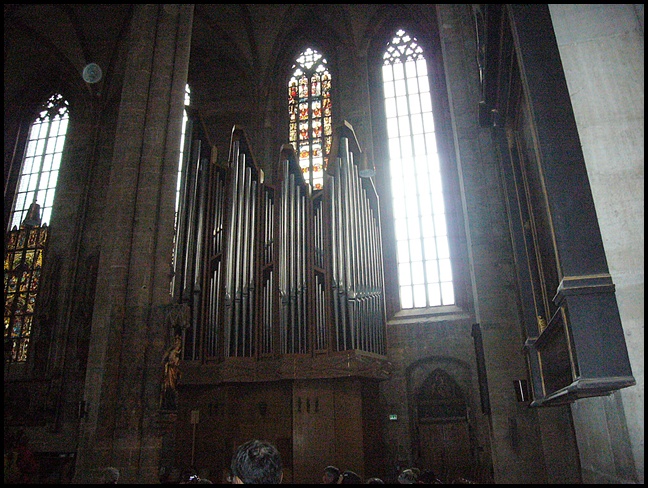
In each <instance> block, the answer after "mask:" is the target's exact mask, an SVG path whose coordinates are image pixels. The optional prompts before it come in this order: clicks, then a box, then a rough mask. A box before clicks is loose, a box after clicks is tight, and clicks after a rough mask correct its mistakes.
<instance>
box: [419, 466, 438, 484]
mask: <svg viewBox="0 0 648 488" xmlns="http://www.w3.org/2000/svg"><path fill="white" fill-rule="evenodd" d="M418 480H419V482H420V483H422V484H424V485H433V484H436V482H437V481H438V480H437V476H436V474H435V473H434V471H432V470H431V469H427V470H425V471H423V472H422V473H421V474H420V476H419V477H418Z"/></svg>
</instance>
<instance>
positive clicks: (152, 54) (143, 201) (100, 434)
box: [75, 4, 193, 483]
mask: <svg viewBox="0 0 648 488" xmlns="http://www.w3.org/2000/svg"><path fill="white" fill-rule="evenodd" d="M192 22H193V5H191V4H189V5H185V4H177V5H169V4H166V5H161V4H160V5H158V4H141V5H140V4H136V5H134V6H133V18H132V24H131V29H130V31H129V33H128V38H127V39H126V41H125V46H126V47H125V53H126V59H125V61H124V77H123V87H122V97H121V104H120V107H119V114H118V120H117V125H116V133H115V143H114V153H113V159H112V165H111V172H110V175H107V177H109V182H108V183H107V191H106V197H105V198H106V200H105V212H106V214H105V217H104V222H105V228H104V229H103V242H102V247H101V257H100V263H99V271H98V277H97V287H96V290H97V292H96V296H95V306H94V311H93V320H92V333H91V340H90V351H89V358H88V367H87V372H86V383H85V391H84V400H85V402H86V413H85V416H84V417H83V418H82V420H81V424H80V429H79V443H78V451H77V466H76V474H75V482H88V481H90V482H92V481H94V480H95V479H96V478H97V475H98V473H99V471H100V470H101V469H102V468H104V467H106V466H115V467H117V468H118V469H119V470H120V472H121V476H120V480H119V482H120V483H122V482H124V483H157V482H158V460H159V450H160V447H161V439H162V437H161V436H162V432H161V431H160V430H159V428H158V424H157V416H158V410H159V395H160V381H161V378H162V365H161V362H162V356H163V354H164V350H165V347H166V346H167V344H166V341H167V340H168V338H169V331H167V330H166V328H167V327H168V325H167V322H166V321H165V320H164V319H165V317H164V313H163V310H164V309H165V306H166V305H168V304H169V303H170V300H171V297H170V294H169V280H170V276H169V270H170V263H171V257H172V256H171V252H172V243H173V225H174V211H175V208H174V207H175V188H176V179H177V170H178V158H179V151H180V137H181V129H182V113H183V108H184V91H185V85H186V83H187V72H188V66H189V50H190V41H191V26H192Z"/></svg>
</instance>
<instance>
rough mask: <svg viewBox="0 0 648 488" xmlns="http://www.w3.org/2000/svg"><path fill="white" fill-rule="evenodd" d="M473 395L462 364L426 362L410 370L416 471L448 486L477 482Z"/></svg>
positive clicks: (466, 370)
mask: <svg viewBox="0 0 648 488" xmlns="http://www.w3.org/2000/svg"><path fill="white" fill-rule="evenodd" d="M470 392H471V375H470V373H469V368H468V365H467V364H464V363H463V362H462V361H459V360H456V359H451V358H428V359H426V360H423V361H419V362H417V363H415V364H413V365H412V366H411V367H410V368H409V374H408V397H409V400H410V422H411V423H410V426H411V432H412V451H413V454H414V465H415V466H416V467H418V468H419V469H421V471H424V470H432V471H434V473H435V474H436V475H437V476H438V477H439V478H440V479H441V480H442V481H444V482H447V483H450V482H452V480H454V479H456V478H458V477H473V475H474V474H476V473H475V469H476V465H477V464H478V463H479V461H478V459H476V458H477V457H478V456H477V442H476V439H475V433H474V425H473V424H474V421H475V419H474V418H473V412H474V408H473V403H474V400H473V398H472V395H471V393H470Z"/></svg>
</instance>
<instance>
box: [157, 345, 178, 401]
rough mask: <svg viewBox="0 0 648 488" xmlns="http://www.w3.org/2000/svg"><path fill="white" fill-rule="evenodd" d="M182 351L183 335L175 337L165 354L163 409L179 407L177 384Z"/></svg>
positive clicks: (163, 360)
mask: <svg viewBox="0 0 648 488" xmlns="http://www.w3.org/2000/svg"><path fill="white" fill-rule="evenodd" d="M181 352H182V337H180V336H179V335H176V336H174V337H173V343H172V344H171V347H170V348H169V349H168V350H167V352H166V353H165V354H164V358H163V359H162V362H163V364H164V379H163V382H162V398H161V401H160V408H161V409H162V410H177V409H178V393H177V390H176V388H177V385H178V380H179V379H180V376H181V372H180V353H181Z"/></svg>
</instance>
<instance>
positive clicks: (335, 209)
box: [179, 123, 391, 483]
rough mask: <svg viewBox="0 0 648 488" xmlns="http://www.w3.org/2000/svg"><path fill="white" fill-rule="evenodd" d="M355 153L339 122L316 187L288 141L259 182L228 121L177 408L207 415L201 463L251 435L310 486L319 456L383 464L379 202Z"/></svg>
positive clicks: (209, 198) (355, 465) (371, 467)
mask: <svg viewBox="0 0 648 488" xmlns="http://www.w3.org/2000/svg"><path fill="white" fill-rule="evenodd" d="M362 156H363V155H362V152H361V150H360V147H359V145H358V142H357V139H356V137H355V134H354V132H353V129H352V127H351V126H350V125H349V124H348V123H344V124H343V125H342V126H340V127H339V128H337V129H336V130H335V131H334V137H333V146H332V150H331V154H330V156H329V167H328V168H327V170H326V175H325V182H324V189H322V190H318V191H315V192H313V191H311V188H310V186H309V185H308V184H307V183H306V182H305V181H304V178H303V173H302V170H301V168H300V167H299V164H298V162H297V158H296V155H295V152H294V150H293V147H292V145H290V144H286V145H284V146H283V147H282V148H281V151H280V157H279V162H278V166H277V170H276V171H275V175H276V176H275V178H274V181H273V182H266V181H264V173H263V171H262V170H261V169H260V168H259V167H258V166H257V164H256V162H255V160H254V157H253V155H252V153H251V151H250V147H249V144H248V141H247V138H246V135H245V132H244V131H243V130H242V129H241V128H239V127H236V126H235V127H234V128H233V130H232V136H231V143H230V151H229V167H228V168H222V167H219V166H217V165H214V164H212V165H211V168H210V169H209V177H208V183H207V185H206V186H207V190H206V194H205V201H206V205H205V208H204V211H203V212H202V213H203V217H204V218H203V219H202V222H203V224H202V231H201V232H198V231H196V232H194V234H195V235H196V236H199V235H203V236H204V237H203V238H202V240H201V241H200V242H198V244H197V245H196V246H193V247H194V248H195V249H196V250H198V252H196V253H195V254H194V256H195V266H194V269H193V270H192V272H193V273H194V274H195V276H194V280H195V281H196V282H198V280H199V279H200V280H201V281H200V285H196V286H195V290H194V296H196V295H199V297H200V298H199V299H194V300H193V301H192V303H191V306H192V317H193V318H192V320H191V325H190V326H189V327H188V328H187V329H186V330H185V331H184V333H183V335H184V344H185V345H184V361H183V364H182V371H183V377H182V380H181V385H180V386H179V390H180V398H181V399H180V407H179V418H181V417H182V412H181V410H182V409H183V408H184V409H188V410H197V409H201V410H203V411H207V412H208V420H206V422H210V424H209V425H208V426H205V427H206V428H207V430H208V431H209V430H210V429H211V430H213V436H212V437H214V438H212V439H211V440H210V446H211V447H210V449H212V450H213V444H214V443H216V444H218V443H219V442H221V443H222V445H221V447H220V457H221V458H223V459H217V458H218V456H219V455H218V452H219V451H218V449H216V451H215V453H214V454H213V455H214V456H215V458H214V459H209V460H208V461H206V462H208V463H209V464H210V465H212V466H221V467H222V469H226V467H227V464H228V463H229V458H230V457H231V452H232V449H233V447H234V446H235V445H237V444H238V443H240V442H243V441H245V440H248V439H249V438H251V437H257V438H266V439H269V440H271V441H274V442H276V444H277V446H278V447H279V448H280V451H282V455H283V456H284V463H285V464H286V468H287V476H288V478H287V481H292V482H304V483H319V482H321V479H320V476H321V471H322V469H323V467H324V466H325V465H327V464H337V465H341V466H345V467H348V468H349V469H354V470H355V471H357V472H359V473H361V474H362V473H363V472H365V471H367V472H371V473H380V472H381V470H383V469H384V462H383V461H382V460H381V456H382V449H381V448H380V441H379V439H380V430H381V429H380V422H381V418H380V417H381V413H380V409H379V407H378V403H379V402H378V383H379V381H380V380H383V379H386V378H387V377H388V376H389V375H390V372H391V364H390V363H389V362H388V361H387V358H386V356H385V354H386V344H385V342H386V338H385V331H386V317H385V303H384V291H383V271H382V270H383V268H382V251H381V249H382V246H381V232H380V214H379V202H378V196H377V194H376V190H375V187H374V184H373V181H372V180H371V179H370V178H361V177H360V176H359V171H358V162H359V161H360V160H361V159H362ZM203 170H204V168H203ZM195 213H196V215H198V214H200V213H201V212H195ZM188 247H191V246H188ZM201 256H202V257H201ZM198 261H200V262H198ZM199 270H202V276H198V272H199ZM185 281H187V280H186V279H185ZM189 281H190V280H189ZM187 296H188V294H185V296H184V299H185V300H186V299H187ZM187 415H189V414H187ZM180 437H182V436H181V435H180ZM179 444H182V443H179ZM183 455H184V454H183ZM322 463H324V464H322ZM197 464H199V463H197Z"/></svg>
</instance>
